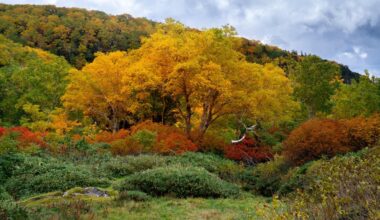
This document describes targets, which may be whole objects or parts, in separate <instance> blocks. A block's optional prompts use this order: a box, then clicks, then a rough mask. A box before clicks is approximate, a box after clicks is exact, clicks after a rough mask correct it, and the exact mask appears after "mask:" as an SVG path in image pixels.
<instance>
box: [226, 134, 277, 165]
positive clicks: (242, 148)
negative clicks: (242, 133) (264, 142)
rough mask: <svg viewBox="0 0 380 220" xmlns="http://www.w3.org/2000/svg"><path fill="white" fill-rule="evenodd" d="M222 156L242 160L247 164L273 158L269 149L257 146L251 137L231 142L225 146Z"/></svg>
mask: <svg viewBox="0 0 380 220" xmlns="http://www.w3.org/2000/svg"><path fill="white" fill-rule="evenodd" d="M224 156H225V157H226V158H228V159H231V160H236V161H244V162H246V163H248V164H255V163H261V162H265V161H269V160H270V159H272V158H273V154H272V153H271V149H270V148H269V147H266V146H258V144H257V143H256V141H255V140H254V139H253V138H249V137H247V138H245V139H244V140H243V141H242V142H240V143H237V144H231V145H229V146H227V147H226V148H225V151H224Z"/></svg>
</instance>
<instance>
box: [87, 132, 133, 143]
mask: <svg viewBox="0 0 380 220" xmlns="http://www.w3.org/2000/svg"><path fill="white" fill-rule="evenodd" d="M128 136H129V132H128V131H127V130H124V129H121V130H119V131H118V132H116V133H112V132H109V131H102V132H100V133H98V134H96V136H95V138H94V140H90V141H89V142H92V143H94V142H102V143H111V142H113V141H116V140H121V139H125V138H127V137H128Z"/></svg>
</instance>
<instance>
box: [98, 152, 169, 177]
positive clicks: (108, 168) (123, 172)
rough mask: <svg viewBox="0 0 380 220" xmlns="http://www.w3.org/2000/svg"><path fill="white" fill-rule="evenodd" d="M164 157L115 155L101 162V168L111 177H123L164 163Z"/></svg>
mask: <svg viewBox="0 0 380 220" xmlns="http://www.w3.org/2000/svg"><path fill="white" fill-rule="evenodd" d="M165 162H166V161H165V159H164V158H163V157H160V156H155V155H139V156H128V157H115V158H111V159H110V160H109V161H107V162H105V163H103V164H101V170H102V171H104V173H107V174H108V175H109V176H111V177H124V176H127V175H130V174H133V173H137V172H141V171H144V170H148V169H151V168H155V167H159V166H163V165H165Z"/></svg>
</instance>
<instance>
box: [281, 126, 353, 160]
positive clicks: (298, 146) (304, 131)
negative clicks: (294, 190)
mask: <svg viewBox="0 0 380 220" xmlns="http://www.w3.org/2000/svg"><path fill="white" fill-rule="evenodd" d="M345 138H346V137H345V135H344V125H343V124H342V123H341V122H339V121H335V120H330V119H312V120H309V121H307V122H305V123H303V124H302V125H301V126H300V127H298V128H296V129H295V130H293V131H292V132H291V133H290V135H289V136H288V138H287V139H286V140H285V141H284V143H283V145H284V154H285V156H286V158H288V160H290V161H291V162H293V163H294V164H296V165H300V164H303V163H306V162H308V161H310V160H314V159H318V158H320V157H321V156H322V155H325V156H328V157H332V156H335V155H336V154H339V153H346V152H348V151H350V147H349V146H348V145H346V144H345Z"/></svg>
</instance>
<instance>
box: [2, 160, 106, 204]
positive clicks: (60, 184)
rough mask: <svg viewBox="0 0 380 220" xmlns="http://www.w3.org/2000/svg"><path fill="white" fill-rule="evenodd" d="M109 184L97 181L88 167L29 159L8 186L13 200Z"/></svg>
mask: <svg viewBox="0 0 380 220" xmlns="http://www.w3.org/2000/svg"><path fill="white" fill-rule="evenodd" d="M108 184H109V183H108V181H107V180H104V179H100V178H96V177H95V176H94V175H93V173H92V172H91V171H90V170H88V169H87V168H86V167H82V166H75V165H73V164H70V163H65V162H62V161H58V160H55V159H43V158H38V157H28V158H26V159H25V160H24V162H23V163H21V164H20V165H19V166H18V167H17V169H16V170H14V171H13V173H12V176H11V177H10V178H8V180H7V181H6V182H5V187H6V189H7V191H8V192H9V193H11V195H13V196H14V197H17V198H19V197H22V196H26V195H31V194H35V193H45V192H51V191H56V190H66V189H69V188H72V187H75V186H83V187H84V186H106V185H108Z"/></svg>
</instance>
